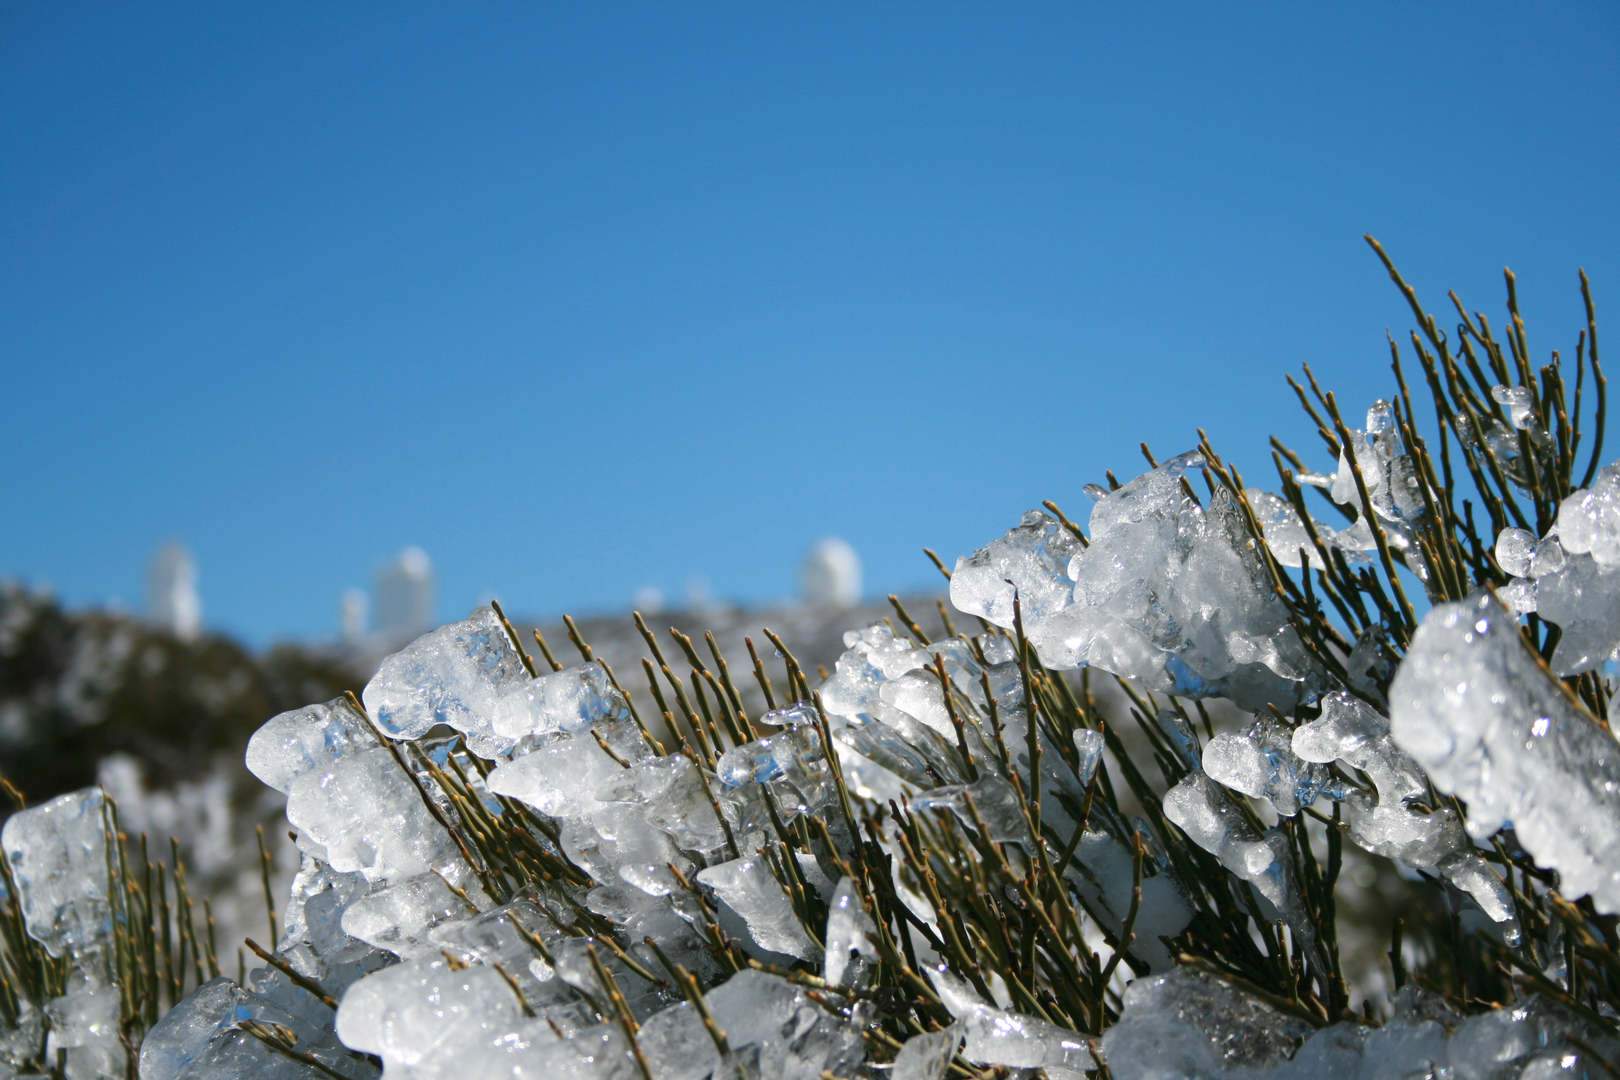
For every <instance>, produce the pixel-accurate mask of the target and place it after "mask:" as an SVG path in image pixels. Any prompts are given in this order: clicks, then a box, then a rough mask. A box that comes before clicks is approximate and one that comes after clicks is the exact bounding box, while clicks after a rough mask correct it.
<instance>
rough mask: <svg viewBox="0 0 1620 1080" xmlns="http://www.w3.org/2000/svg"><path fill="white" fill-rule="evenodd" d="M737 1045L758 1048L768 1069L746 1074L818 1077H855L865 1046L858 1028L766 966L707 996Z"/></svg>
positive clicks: (796, 1078)
mask: <svg viewBox="0 0 1620 1080" xmlns="http://www.w3.org/2000/svg"><path fill="white" fill-rule="evenodd" d="M705 997H706V1000H707V1002H708V1006H709V1010H710V1011H711V1012H712V1013H713V1014H714V1018H715V1022H716V1023H718V1024H719V1026H720V1027H721V1029H722V1030H724V1031H725V1033H726V1039H727V1040H728V1041H729V1042H730V1044H731V1047H732V1050H733V1051H736V1050H738V1049H739V1048H743V1047H757V1048H758V1050H759V1061H760V1063H761V1064H762V1065H766V1066H768V1072H758V1071H756V1072H752V1073H745V1074H743V1075H748V1076H760V1075H769V1076H773V1077H778V1076H779V1077H783V1078H784V1080H786V1078H792V1080H818V1078H819V1077H821V1076H822V1075H823V1073H824V1072H826V1073H831V1074H832V1075H834V1076H850V1075H852V1074H854V1073H855V1072H856V1071H857V1070H858V1069H859V1067H860V1064H861V1060H862V1058H863V1056H864V1049H863V1044H862V1040H861V1034H860V1031H859V1029H858V1028H857V1027H856V1026H855V1025H853V1024H850V1023H848V1022H847V1021H845V1020H842V1019H840V1018H838V1017H836V1016H832V1015H830V1014H829V1013H828V1012H827V1011H826V1010H825V1009H822V1008H821V1007H820V1006H818V1005H816V1004H815V1003H814V1002H812V1001H811V1000H810V998H809V997H808V996H807V995H806V994H805V992H804V990H803V989H802V988H800V987H798V986H795V985H794V984H792V983H790V982H788V981H787V980H786V979H783V978H780V977H778V976H775V975H768V974H766V973H765V972H763V971H753V970H745V971H740V972H738V973H737V974H735V975H733V976H732V977H731V978H730V979H728V980H727V981H726V982H724V983H722V984H721V985H719V986H717V987H715V988H714V989H713V990H710V991H709V992H708V994H707V995H705Z"/></svg>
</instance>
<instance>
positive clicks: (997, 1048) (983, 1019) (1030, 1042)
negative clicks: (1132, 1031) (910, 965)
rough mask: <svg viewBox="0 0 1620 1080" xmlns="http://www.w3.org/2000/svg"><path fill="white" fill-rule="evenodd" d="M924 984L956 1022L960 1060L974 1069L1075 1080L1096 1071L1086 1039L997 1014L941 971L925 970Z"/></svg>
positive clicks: (962, 983) (1040, 1022)
mask: <svg viewBox="0 0 1620 1080" xmlns="http://www.w3.org/2000/svg"><path fill="white" fill-rule="evenodd" d="M927 975H928V978H929V981H930V982H932V983H933V984H934V990H935V992H936V993H938V994H939V998H940V1001H941V1002H942V1003H943V1004H944V1005H945V1008H946V1009H947V1010H949V1012H950V1013H951V1015H952V1016H953V1017H955V1018H956V1025H955V1026H956V1027H957V1028H958V1029H959V1030H960V1032H961V1035H962V1039H963V1045H962V1051H961V1053H962V1056H963V1057H964V1058H966V1059H967V1060H968V1061H971V1062H973V1063H974V1064H977V1065H1001V1066H1006V1067H1008V1068H1013V1069H1044V1070H1046V1074H1047V1075H1048V1076H1054V1077H1058V1076H1070V1075H1072V1076H1074V1077H1077V1078H1078V1077H1081V1076H1084V1075H1085V1073H1086V1072H1087V1071H1088V1070H1090V1069H1093V1068H1095V1067H1096V1061H1095V1060H1094V1059H1093V1058H1092V1056H1091V1050H1090V1048H1089V1046H1088V1044H1087V1040H1086V1037H1085V1036H1084V1035H1082V1034H1080V1033H1079V1032H1077V1031H1069V1030H1067V1029H1065V1028H1061V1027H1058V1026H1057V1025H1056V1024H1052V1023H1049V1022H1047V1021H1045V1020H1040V1019H1037V1018H1036V1017H1033V1016H1025V1015H1023V1014H1021V1013H1016V1012H1012V1011H1010V1010H1007V1009H998V1008H996V1007H995V1006H994V1005H991V1004H990V1003H988V1002H987V1001H985V1000H984V998H983V997H981V996H980V995H979V994H978V992H977V991H975V990H974V989H973V988H972V987H971V986H969V985H968V984H967V982H965V981H964V980H962V979H961V978H959V977H957V976H956V975H954V974H952V973H951V972H950V970H949V969H946V968H930V969H929V970H928V972H927Z"/></svg>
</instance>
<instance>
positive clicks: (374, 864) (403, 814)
mask: <svg viewBox="0 0 1620 1080" xmlns="http://www.w3.org/2000/svg"><path fill="white" fill-rule="evenodd" d="M287 820H288V821H290V822H292V823H293V824H294V825H296V826H297V827H298V828H299V829H301V830H303V831H304V832H305V833H307V834H308V835H309V836H310V838H311V839H313V840H314V841H315V842H316V843H318V844H320V845H322V847H323V848H324V850H325V857H326V861H327V862H329V863H330V864H331V865H332V868H333V869H335V870H339V871H343V872H348V873H353V872H358V873H361V874H364V875H365V877H366V879H367V880H368V881H384V880H392V879H395V878H404V877H414V876H416V875H418V874H425V873H427V872H428V871H430V870H440V871H447V872H453V873H456V874H460V873H461V872H462V871H463V870H464V866H463V864H462V863H461V862H460V859H459V856H458V854H457V850H456V847H455V843H454V841H453V840H452V839H451V837H450V834H449V833H447V832H446V831H445V830H444V828H443V827H442V826H440V825H439V823H438V822H437V821H435V820H434V818H433V814H432V812H431V811H429V810H428V808H427V804H426V803H424V802H423V801H422V794H421V792H420V791H418V789H417V787H416V785H415V784H414V783H413V782H412V781H411V778H410V777H409V776H407V775H406V773H405V771H404V770H403V769H401V768H400V767H399V763H398V762H396V761H395V760H394V757H393V755H392V754H390V753H389V752H388V751H387V750H386V749H384V748H382V747H380V746H378V747H373V748H372V749H370V750H364V751H360V752H358V753H352V754H348V755H346V756H344V757H341V758H338V759H337V760H336V761H335V762H333V763H332V764H331V765H330V766H328V767H327V768H325V769H323V770H321V771H320V772H306V773H303V774H302V775H300V776H298V777H297V778H296V779H294V780H293V782H292V787H291V789H290V791H289V793H288V796H287Z"/></svg>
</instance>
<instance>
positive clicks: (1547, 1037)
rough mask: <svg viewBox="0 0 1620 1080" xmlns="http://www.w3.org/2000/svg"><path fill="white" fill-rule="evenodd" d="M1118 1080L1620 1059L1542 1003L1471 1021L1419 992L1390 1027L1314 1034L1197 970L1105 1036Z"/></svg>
mask: <svg viewBox="0 0 1620 1080" xmlns="http://www.w3.org/2000/svg"><path fill="white" fill-rule="evenodd" d="M1102 1047H1103V1056H1104V1057H1105V1058H1106V1059H1107V1061H1108V1065H1109V1068H1110V1070H1111V1072H1112V1074H1113V1075H1114V1076H1115V1077H1118V1078H1119V1080H1140V1078H1147V1077H1155V1078H1157V1077H1184V1076H1185V1077H1190V1076H1197V1077H1202V1078H1207V1080H1258V1078H1260V1077H1267V1078H1271V1080H1317V1078H1319V1077H1324V1076H1333V1077H1346V1078H1356V1080H1382V1078H1383V1077H1392V1076H1402V1077H1412V1076H1429V1077H1456V1078H1458V1080H1462V1078H1465V1077H1466V1078H1469V1080H1476V1078H1477V1080H1484V1078H1486V1077H1491V1078H1504V1080H1505V1078H1518V1080H1550V1078H1552V1077H1595V1076H1599V1075H1607V1071H1608V1070H1607V1067H1606V1066H1605V1065H1604V1064H1603V1062H1605V1061H1612V1060H1614V1059H1615V1055H1616V1054H1620V1040H1617V1039H1616V1038H1615V1036H1614V1033H1613V1031H1612V1030H1605V1029H1604V1028H1603V1027H1602V1026H1600V1025H1598V1024H1595V1023H1593V1022H1591V1021H1589V1020H1586V1019H1583V1018H1581V1017H1578V1016H1576V1015H1575V1014H1572V1013H1569V1012H1566V1011H1565V1010H1564V1009H1562V1008H1561V1007H1559V1006H1556V1005H1554V1004H1553V1003H1551V1002H1548V1001H1546V1000H1544V999H1541V998H1536V997H1531V998H1527V999H1525V1000H1524V1001H1522V1002H1520V1003H1518V1004H1515V1005H1511V1006H1507V1007H1502V1008H1497V1009H1495V1010H1492V1011H1488V1012H1482V1013H1479V1014H1477V1015H1474V1016H1469V1017H1466V1018H1465V1017H1462V1016H1459V1015H1458V1014H1457V1013H1455V1012H1454V1011H1452V1009H1451V1008H1450V1007H1449V1006H1448V1005H1446V1004H1445V1003H1444V1002H1443V1001H1441V1000H1439V999H1437V998H1433V997H1430V996H1429V995H1427V994H1425V993H1423V992H1422V991H1418V990H1415V989H1414V988H1412V987H1410V986H1408V987H1406V988H1405V989H1403V990H1401V991H1400V992H1399V993H1398V994H1397V995H1396V996H1395V1001H1394V1010H1393V1015H1392V1016H1391V1017H1390V1018H1389V1019H1388V1020H1387V1021H1386V1022H1385V1023H1384V1024H1383V1026H1382V1027H1378V1028H1371V1027H1366V1026H1364V1025H1361V1024H1356V1023H1354V1022H1349V1021H1346V1022H1342V1023H1338V1024H1333V1025H1331V1026H1328V1027H1324V1028H1321V1029H1318V1030H1314V1031H1313V1030H1312V1028H1311V1026H1310V1025H1309V1024H1307V1023H1305V1022H1304V1021H1302V1020H1298V1019H1295V1018H1294V1017H1292V1016H1289V1015H1287V1014H1285V1013H1282V1012H1280V1011H1279V1010H1277V1009H1275V1008H1273V1007H1272V1006H1271V1005H1269V1004H1266V1003H1264V1002H1262V1001H1260V1000H1259V999H1258V998H1256V997H1254V996H1252V995H1250V994H1249V993H1247V992H1245V991H1243V990H1240V989H1238V988H1237V987H1235V986H1232V985H1229V984H1227V983H1224V982H1222V981H1221V980H1219V979H1217V978H1215V977H1214V976H1211V975H1207V974H1204V973H1202V972H1198V971H1194V970H1191V969H1187V968H1182V969H1180V970H1177V971H1175V972H1173V973H1171V974H1169V975H1164V976H1158V977H1156V978H1153V979H1140V980H1138V981H1137V982H1135V983H1133V984H1131V986H1130V987H1128V988H1127V989H1126V991H1125V997H1124V1008H1123V1010H1122V1011H1121V1014H1120V1018H1119V1020H1118V1022H1117V1023H1115V1025H1114V1026H1113V1027H1111V1028H1110V1029H1109V1030H1108V1031H1107V1032H1106V1033H1105V1034H1104V1035H1103V1039H1102Z"/></svg>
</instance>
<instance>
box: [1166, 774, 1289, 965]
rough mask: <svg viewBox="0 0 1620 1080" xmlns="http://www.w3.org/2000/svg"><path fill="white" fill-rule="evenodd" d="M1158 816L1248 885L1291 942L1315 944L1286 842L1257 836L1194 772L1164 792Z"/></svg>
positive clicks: (1226, 800) (1269, 835) (1272, 833)
mask: <svg viewBox="0 0 1620 1080" xmlns="http://www.w3.org/2000/svg"><path fill="white" fill-rule="evenodd" d="M1164 816H1165V817H1167V818H1169V819H1170V821H1171V822H1173V823H1174V824H1175V825H1177V826H1178V827H1180V829H1181V831H1182V832H1184V833H1186V834H1187V836H1188V838H1189V839H1191V840H1192V842H1193V843H1195V844H1197V845H1198V846H1199V847H1201V848H1203V849H1204V850H1205V851H1207V852H1209V853H1210V854H1211V855H1214V856H1215V857H1216V858H1217V859H1219V860H1220V861H1221V865H1223V866H1225V867H1226V868H1227V869H1228V870H1230V871H1232V873H1234V874H1236V875H1237V876H1238V877H1240V878H1242V879H1243V880H1244V881H1247V882H1249V883H1250V884H1252V885H1253V886H1254V887H1255V889H1256V890H1257V891H1258V892H1259V893H1260V895H1261V896H1263V897H1265V898H1266V900H1267V901H1269V902H1270V903H1271V906H1272V907H1273V908H1275V909H1276V910H1277V912H1278V914H1279V915H1281V917H1282V918H1283V920H1284V921H1285V922H1287V923H1288V926H1289V928H1290V929H1292V930H1293V931H1294V935H1295V936H1296V937H1297V938H1299V939H1300V940H1301V941H1307V942H1308V941H1313V940H1314V939H1315V931H1314V930H1313V928H1312V927H1311V923H1310V918H1309V914H1308V912H1307V910H1306V908H1305V902H1304V900H1303V899H1301V897H1300V895H1299V886H1298V883H1297V882H1295V881H1294V878H1293V875H1292V874H1291V873H1290V872H1289V869H1288V867H1289V863H1288V840H1287V838H1286V837H1284V836H1283V835H1282V834H1281V833H1280V832H1278V831H1277V830H1275V829H1273V830H1271V831H1270V832H1268V833H1266V834H1265V835H1263V836H1262V835H1261V834H1260V832H1259V831H1258V830H1257V829H1256V828H1255V827H1254V826H1253V825H1252V824H1250V822H1249V821H1248V819H1246V818H1245V817H1244V816H1243V814H1242V813H1241V812H1240V811H1239V810H1238V808H1237V806H1235V805H1234V804H1233V803H1232V800H1231V799H1229V798H1228V797H1227V796H1226V795H1225V794H1224V793H1223V792H1222V791H1221V789H1220V787H1219V786H1217V785H1216V784H1215V782H1214V781H1212V780H1210V778H1209V777H1207V776H1205V775H1203V774H1202V773H1197V772H1194V773H1189V774H1188V775H1187V776H1185V777H1183V778H1182V780H1181V782H1180V783H1178V784H1177V785H1176V786H1175V787H1173V788H1171V789H1170V790H1169V791H1167V792H1165V796H1164Z"/></svg>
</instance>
